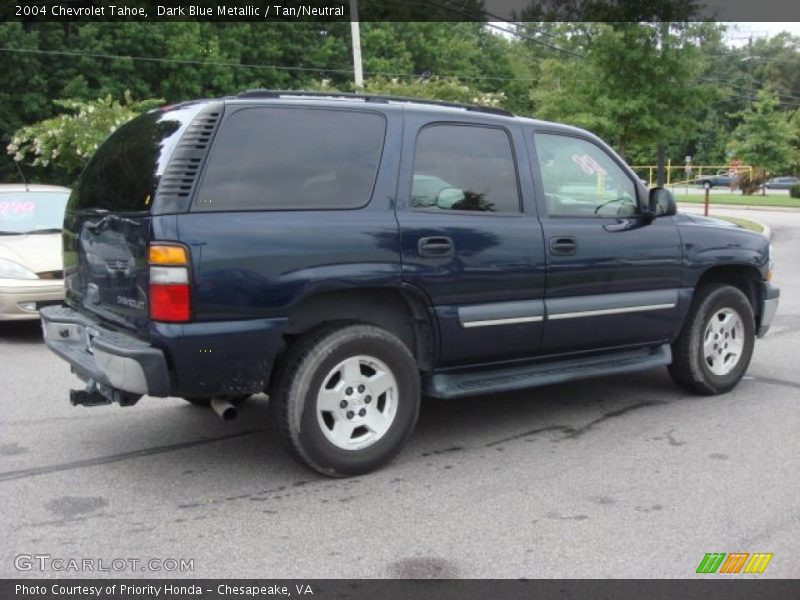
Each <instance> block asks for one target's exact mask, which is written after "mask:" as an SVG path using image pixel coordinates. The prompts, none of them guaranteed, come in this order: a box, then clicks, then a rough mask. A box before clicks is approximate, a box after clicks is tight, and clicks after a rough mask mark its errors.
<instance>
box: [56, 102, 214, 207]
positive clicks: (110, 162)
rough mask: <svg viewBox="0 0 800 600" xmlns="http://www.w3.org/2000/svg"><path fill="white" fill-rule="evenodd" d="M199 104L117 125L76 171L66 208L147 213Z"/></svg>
mask: <svg viewBox="0 0 800 600" xmlns="http://www.w3.org/2000/svg"><path fill="white" fill-rule="evenodd" d="M203 106H204V105H203V104H191V105H188V106H184V107H181V108H176V109H172V110H158V111H153V112H149V113H147V114H144V115H141V116H139V117H136V118H135V119H133V120H132V121H129V122H128V123H126V124H125V125H123V126H122V127H120V128H119V129H117V130H116V131H115V132H114V133H113V134H111V136H110V137H109V138H108V139H106V141H105V142H103V144H102V145H101V146H100V148H99V149H98V151H97V152H96V153H95V155H94V157H93V158H92V160H91V161H89V164H88V165H87V166H86V168H85V169H84V171H83V173H81V176H80V179H79V180H78V184H77V185H76V187H75V189H74V190H73V193H72V196H71V199H70V204H69V208H70V209H71V210H75V209H88V208H101V209H104V210H109V211H111V212H147V211H149V210H150V207H151V206H152V200H153V195H154V193H155V189H156V186H157V185H158V180H159V178H160V177H161V175H162V174H163V173H164V169H165V168H166V166H167V162H168V161H169V157H170V156H171V155H172V152H173V150H174V149H175V145H176V144H177V143H178V141H179V140H180V137H181V136H182V135H183V132H184V131H185V129H186V127H187V126H188V125H189V123H191V121H192V119H193V118H194V117H195V115H197V113H198V112H199V111H200V110H201V109H202V108H203Z"/></svg>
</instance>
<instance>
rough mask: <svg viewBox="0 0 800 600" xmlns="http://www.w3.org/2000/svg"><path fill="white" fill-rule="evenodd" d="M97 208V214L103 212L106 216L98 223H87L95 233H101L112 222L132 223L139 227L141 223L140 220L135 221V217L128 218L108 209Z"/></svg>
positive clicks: (89, 228)
mask: <svg viewBox="0 0 800 600" xmlns="http://www.w3.org/2000/svg"><path fill="white" fill-rule="evenodd" d="M95 210H96V211H97V214H102V215H104V216H103V218H102V219H100V220H99V221H97V222H96V223H86V228H87V229H88V230H90V231H92V232H94V233H100V232H101V231H103V230H104V229H106V228H107V227H108V226H110V225H111V224H112V223H125V224H126V225H132V226H134V227H139V225H140V223H139V222H138V221H134V220H133V219H128V218H127V217H121V216H119V215H115V214H114V213H109V212H108V211H104V210H102V209H99V208H98V209H95ZM101 211H102V212H101Z"/></svg>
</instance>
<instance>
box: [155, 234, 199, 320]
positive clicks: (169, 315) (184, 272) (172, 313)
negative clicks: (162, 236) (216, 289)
mask: <svg viewBox="0 0 800 600" xmlns="http://www.w3.org/2000/svg"><path fill="white" fill-rule="evenodd" d="M149 260H150V318H151V319H152V320H153V321H165V322H169V323H185V322H187V321H189V320H190V319H191V314H192V305H191V304H192V303H191V283H190V280H189V252H188V250H187V249H186V248H184V247H183V246H178V245H174V244H153V245H151V246H150V251H149Z"/></svg>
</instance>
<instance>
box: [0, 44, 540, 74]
mask: <svg viewBox="0 0 800 600" xmlns="http://www.w3.org/2000/svg"><path fill="white" fill-rule="evenodd" d="M0 52H10V53H14V52H16V53H21V54H44V55H53V56H74V57H87V58H104V59H110V60H138V61H145V62H156V63H173V64H187V65H199V66H212V67H235V68H236V67H238V68H247V69H271V70H276V71H299V72H312V73H339V74H344V75H351V74H353V72H354V71H353V69H331V68H323V67H290V66H279V65H257V64H251V63H238V62H220V61H206V60H197V59H183V58H160V57H155V56H131V55H126V54H103V53H97V52H68V51H65V50H38V49H32V48H5V47H3V48H0ZM364 73H366V74H368V75H377V76H382V77H414V78H419V77H420V76H419V75H417V74H414V73H387V72H383V71H364ZM431 75H432V76H434V77H443V78H455V79H469V80H494V81H537V79H535V78H533V77H495V76H491V75H461V74H457V73H449V74H448V73H439V74H431Z"/></svg>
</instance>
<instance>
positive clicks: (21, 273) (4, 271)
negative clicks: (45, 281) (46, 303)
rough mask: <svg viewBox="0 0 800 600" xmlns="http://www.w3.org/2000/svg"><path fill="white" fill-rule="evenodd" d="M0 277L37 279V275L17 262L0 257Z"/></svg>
mask: <svg viewBox="0 0 800 600" xmlns="http://www.w3.org/2000/svg"><path fill="white" fill-rule="evenodd" d="M0 279H39V276H38V275H37V274H36V273H34V272H33V271H31V270H30V269H27V268H25V267H23V266H22V265H20V264H19V263H15V262H14V261H12V260H7V259H5V258H0Z"/></svg>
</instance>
